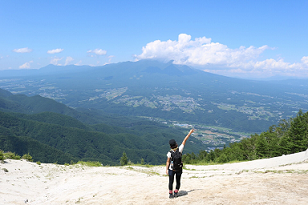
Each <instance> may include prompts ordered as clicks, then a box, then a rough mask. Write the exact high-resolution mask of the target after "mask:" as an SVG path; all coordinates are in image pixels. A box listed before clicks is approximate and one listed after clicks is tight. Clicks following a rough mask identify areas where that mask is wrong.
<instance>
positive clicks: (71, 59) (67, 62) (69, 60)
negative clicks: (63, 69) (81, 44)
mask: <svg viewBox="0 0 308 205" xmlns="http://www.w3.org/2000/svg"><path fill="white" fill-rule="evenodd" d="M73 60H74V58H72V57H70V56H68V57H66V60H65V64H64V65H68V64H69V63H70V62H72V61H73Z"/></svg>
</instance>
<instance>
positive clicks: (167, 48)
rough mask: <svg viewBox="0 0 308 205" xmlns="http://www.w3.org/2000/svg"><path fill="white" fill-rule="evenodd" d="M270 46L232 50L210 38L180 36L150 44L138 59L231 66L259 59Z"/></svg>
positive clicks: (242, 47) (143, 49)
mask: <svg viewBox="0 0 308 205" xmlns="http://www.w3.org/2000/svg"><path fill="white" fill-rule="evenodd" d="M266 49H269V47H268V46H266V45H265V46H262V47H259V48H255V47H253V46H250V47H249V48H245V47H244V46H241V47H240V48H238V49H230V48H228V46H226V45H223V44H220V43H214V42H211V39H210V38H206V37H201V38H196V39H195V40H191V36H190V35H187V34H180V35H179V37H178V41H171V40H168V41H160V40H156V41H154V42H150V43H148V44H147V45H146V46H145V47H143V48H142V54H141V55H137V56H136V58H137V59H148V58H157V59H165V60H174V63H175V64H189V65H203V66H204V65H210V64H216V65H219V64H220V65H229V66H231V65H232V64H234V63H239V62H243V61H247V60H249V59H255V58H257V57H258V56H259V55H260V54H261V53H262V52H263V51H264V50H266Z"/></svg>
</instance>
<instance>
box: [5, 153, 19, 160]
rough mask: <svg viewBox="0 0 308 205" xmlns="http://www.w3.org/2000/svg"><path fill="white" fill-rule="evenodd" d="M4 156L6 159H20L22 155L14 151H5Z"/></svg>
mask: <svg viewBox="0 0 308 205" xmlns="http://www.w3.org/2000/svg"><path fill="white" fill-rule="evenodd" d="M4 158H5V159H20V156H19V155H17V154H15V153H13V152H6V153H4Z"/></svg>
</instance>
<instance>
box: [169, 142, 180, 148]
mask: <svg viewBox="0 0 308 205" xmlns="http://www.w3.org/2000/svg"><path fill="white" fill-rule="evenodd" d="M177 146H178V144H176V143H175V145H170V148H171V149H174V148H177Z"/></svg>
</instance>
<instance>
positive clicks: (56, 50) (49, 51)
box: [47, 48, 64, 54]
mask: <svg viewBox="0 0 308 205" xmlns="http://www.w3.org/2000/svg"><path fill="white" fill-rule="evenodd" d="M63 50H64V49H62V48H57V49H53V50H48V51H47V53H49V54H55V53H61V52H62V51H63Z"/></svg>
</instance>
